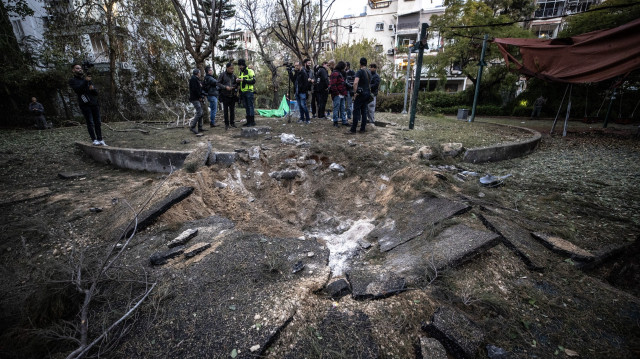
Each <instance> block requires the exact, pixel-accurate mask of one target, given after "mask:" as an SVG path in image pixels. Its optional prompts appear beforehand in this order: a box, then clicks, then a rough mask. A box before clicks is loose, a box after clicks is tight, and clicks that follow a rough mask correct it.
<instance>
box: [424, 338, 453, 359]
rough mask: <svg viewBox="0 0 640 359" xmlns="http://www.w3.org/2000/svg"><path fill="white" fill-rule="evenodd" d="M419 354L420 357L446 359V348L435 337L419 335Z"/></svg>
mask: <svg viewBox="0 0 640 359" xmlns="http://www.w3.org/2000/svg"><path fill="white" fill-rule="evenodd" d="M420 354H421V355H422V358H428V359H448V358H449V357H448V356H447V350H446V349H445V348H444V345H442V343H440V342H439V341H438V340H437V339H434V338H427V337H420Z"/></svg>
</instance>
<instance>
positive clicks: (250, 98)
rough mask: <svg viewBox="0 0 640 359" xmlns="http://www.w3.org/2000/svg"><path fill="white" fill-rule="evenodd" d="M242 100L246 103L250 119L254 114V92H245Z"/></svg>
mask: <svg viewBox="0 0 640 359" xmlns="http://www.w3.org/2000/svg"><path fill="white" fill-rule="evenodd" d="M242 101H243V102H242V103H243V104H244V110H245V112H246V114H247V121H249V119H250V118H251V117H252V116H253V115H254V108H253V92H249V91H247V92H243V93H242Z"/></svg>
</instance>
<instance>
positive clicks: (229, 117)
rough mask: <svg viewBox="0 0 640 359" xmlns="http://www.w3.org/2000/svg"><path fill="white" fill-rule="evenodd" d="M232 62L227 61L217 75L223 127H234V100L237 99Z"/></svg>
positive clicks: (226, 128) (236, 86)
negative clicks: (223, 68) (222, 111)
mask: <svg viewBox="0 0 640 359" xmlns="http://www.w3.org/2000/svg"><path fill="white" fill-rule="evenodd" d="M233 70H234V68H233V64H232V63H231V62H227V65H226V66H225V70H224V71H223V72H222V73H221V74H220V76H218V90H220V102H222V107H223V110H224V129H225V130H228V129H229V127H234V128H235V127H236V102H237V101H238V96H237V90H238V84H237V81H236V80H237V79H236V75H234V74H233Z"/></svg>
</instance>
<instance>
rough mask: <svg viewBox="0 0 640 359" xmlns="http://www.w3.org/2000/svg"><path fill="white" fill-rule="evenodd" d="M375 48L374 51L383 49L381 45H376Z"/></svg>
mask: <svg viewBox="0 0 640 359" xmlns="http://www.w3.org/2000/svg"><path fill="white" fill-rule="evenodd" d="M375 50H376V52H382V50H384V49H383V48H382V45H376V46H375Z"/></svg>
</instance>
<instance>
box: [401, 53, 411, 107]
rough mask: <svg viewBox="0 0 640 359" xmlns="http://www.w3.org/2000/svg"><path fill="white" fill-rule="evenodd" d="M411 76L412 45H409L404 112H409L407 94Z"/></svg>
mask: <svg viewBox="0 0 640 359" xmlns="http://www.w3.org/2000/svg"><path fill="white" fill-rule="evenodd" d="M409 76H411V45H409V55H408V57H407V77H406V78H405V82H404V107H403V108H402V113H403V114H406V113H407V95H408V94H409Z"/></svg>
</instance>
